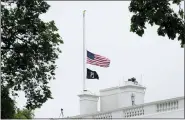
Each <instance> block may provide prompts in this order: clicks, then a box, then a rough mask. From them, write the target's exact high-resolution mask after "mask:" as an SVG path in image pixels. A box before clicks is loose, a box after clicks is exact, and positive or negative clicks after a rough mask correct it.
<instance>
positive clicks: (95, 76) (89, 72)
mask: <svg viewBox="0 0 185 120" xmlns="http://www.w3.org/2000/svg"><path fill="white" fill-rule="evenodd" d="M87 79H98V80H99V76H98V73H97V72H96V71H92V70H90V69H88V68H87Z"/></svg>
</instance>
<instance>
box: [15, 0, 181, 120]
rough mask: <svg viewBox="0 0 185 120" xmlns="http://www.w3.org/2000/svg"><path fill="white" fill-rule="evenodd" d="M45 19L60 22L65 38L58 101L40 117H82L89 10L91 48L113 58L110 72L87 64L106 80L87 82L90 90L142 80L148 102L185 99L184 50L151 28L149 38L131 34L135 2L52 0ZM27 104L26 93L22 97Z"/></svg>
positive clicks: (53, 85)
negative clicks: (84, 40) (80, 105)
mask: <svg viewBox="0 0 185 120" xmlns="http://www.w3.org/2000/svg"><path fill="white" fill-rule="evenodd" d="M48 3H49V4H50V5H51V7H50V9H49V11H48V12H47V14H44V15H42V19H43V20H44V21H51V20H54V21H55V23H56V26H57V27H58V29H59V33H60V35H61V36H62V38H63V40H64V44H63V45H61V46H60V48H61V50H62V53H61V54H60V55H59V59H58V60H57V66H58V68H57V69H56V80H55V81H51V82H50V86H51V91H52V95H53V98H54V99H52V100H48V101H47V102H46V103H44V104H43V106H42V107H41V108H40V109H37V110H36V111H35V118H48V117H50V118H51V117H54V118H57V117H59V115H60V109H61V108H63V109H64V116H73V115H78V114H79V98H78V96H77V95H78V94H79V93H80V92H81V90H82V79H83V39H82V37H83V33H82V19H83V18H82V11H83V10H87V11H86V43H87V44H86V47H87V49H88V50H90V51H91V52H93V53H97V54H100V55H103V56H105V57H107V58H109V59H110V60H111V63H110V67H109V68H100V67H96V66H92V65H87V67H88V68H90V69H91V70H95V71H96V72H97V73H98V74H99V77H100V80H99V81H98V80H87V82H86V83H87V88H88V89H89V90H91V91H92V92H96V93H98V91H99V90H100V89H104V88H108V87H114V86H118V85H119V84H121V85H122V84H123V81H127V79H128V78H131V77H136V79H137V80H138V81H139V82H141V79H140V78H141V77H140V76H141V74H143V79H142V84H143V85H144V86H145V87H146V88H147V89H146V94H145V102H151V101H156V100H162V99H168V98H173V97H179V96H184V49H182V48H180V43H179V42H178V41H177V40H174V41H173V40H169V39H168V37H160V36H158V35H157V32H156V30H157V27H156V26H154V27H151V26H150V25H147V30H146V31H145V34H144V35H143V37H139V36H138V35H136V34H135V33H131V32H130V18H131V15H132V14H131V13H130V12H129V11H128V6H129V3H130V1H98V2H96V1H85V2H84V1H83V2H81V1H52V2H48ZM18 105H19V106H20V107H22V106H24V105H25V99H24V98H23V95H22V96H21V97H20V98H19V99H18Z"/></svg>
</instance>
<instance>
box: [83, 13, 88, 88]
mask: <svg viewBox="0 0 185 120" xmlns="http://www.w3.org/2000/svg"><path fill="white" fill-rule="evenodd" d="M85 11H86V10H84V11H83V91H85V90H86V86H85V80H86V74H87V70H86V58H87V55H86V54H87V51H86V46H85V44H86V42H85Z"/></svg>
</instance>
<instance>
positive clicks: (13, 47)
mask: <svg viewBox="0 0 185 120" xmlns="http://www.w3.org/2000/svg"><path fill="white" fill-rule="evenodd" d="M49 7H50V6H49V5H48V4H47V3H46V2H45V1H44V0H13V1H12V2H11V3H10V2H7V1H6V0H2V1H1V88H7V91H6V92H7V93H6V94H4V95H5V96H6V95H9V93H10V95H13V96H17V91H24V92H25V97H26V98H27V103H26V108H28V109H35V108H39V107H41V106H42V104H43V103H44V102H46V101H47V100H48V99H51V98H52V95H51V91H50V88H49V86H48V82H49V81H50V80H53V79H55V72H54V71H55V69H56V64H55V60H56V59H57V58H58V54H59V53H61V50H60V49H59V45H60V44H62V43H63V41H62V39H61V37H60V35H59V34H58V33H57V31H58V29H57V27H56V26H55V23H54V21H50V22H44V21H42V20H41V19H40V18H39V16H40V15H41V14H43V13H46V12H47V10H48V9H49ZM10 91H12V92H10ZM2 97H4V96H2ZM6 102H7V103H8V104H10V103H11V102H12V100H11V99H7V101H6ZM7 109H8V108H7ZM2 111H3V109H2Z"/></svg>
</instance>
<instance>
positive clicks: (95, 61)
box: [87, 51, 110, 67]
mask: <svg viewBox="0 0 185 120" xmlns="http://www.w3.org/2000/svg"><path fill="white" fill-rule="evenodd" d="M87 64H91V65H96V66H100V67H109V65H110V60H109V59H108V58H106V57H103V56H101V55H97V54H94V53H91V52H89V51H87Z"/></svg>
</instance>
